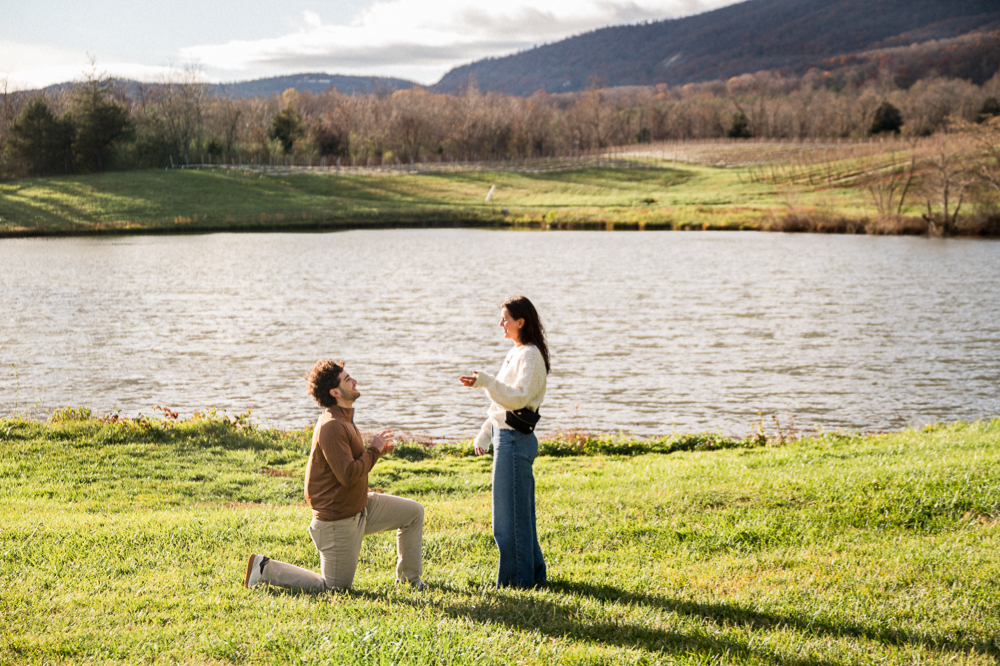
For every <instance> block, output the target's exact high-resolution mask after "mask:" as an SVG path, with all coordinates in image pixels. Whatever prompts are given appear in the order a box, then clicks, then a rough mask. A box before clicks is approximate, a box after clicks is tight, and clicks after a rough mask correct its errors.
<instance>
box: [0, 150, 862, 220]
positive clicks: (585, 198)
mask: <svg viewBox="0 0 1000 666" xmlns="http://www.w3.org/2000/svg"><path fill="white" fill-rule="evenodd" d="M748 174H749V172H748V170H747V169H746V168H729V169H724V168H713V167H709V166H700V165H690V164H689V165H683V164H682V165H679V166H676V167H671V166H669V165H668V164H667V163H665V162H664V163H662V166H660V167H657V168H648V169H647V168H641V169H640V168H635V169H629V168H583V169H577V170H571V171H562V172H548V173H512V172H502V171H469V172H464V173H463V172H458V173H447V172H437V173H425V174H379V175H344V174H339V175H322V174H300V175H298V174H297V175H287V176H267V177H260V176H259V175H258V174H244V173H242V172H236V171H233V172H224V171H221V170H220V171H211V170H207V169H206V170H201V171H198V170H175V171H139V172H122V173H104V174H96V175H87V176H66V177H58V178H38V179H29V180H20V181H9V182H3V183H0V236H3V235H6V236H12V235H39V234H42V235H44V234H53V235H59V234H73V233H102V232H127V233H134V232H143V231H157V232H164V231H165V232H181V231H221V230H230V231H239V230H272V229H285V230H308V229H323V228H335V227H340V226H349V227H358V226H366V225H381V226H396V225H402V226H405V225H416V226H422V225H428V226H450V225H466V224H470V225H472V224H475V225H484V224H485V225H525V224H527V225H534V226H537V225H543V226H546V227H594V226H596V227H602V228H606V227H611V228H613V227H615V226H618V227H632V228H699V229H700V228H719V229H739V228H759V227H760V226H761V225H762V224H763V222H764V221H765V220H766V219H768V218H770V217H773V216H775V215H782V214H784V213H786V212H788V211H789V210H790V209H793V208H794V209H796V210H800V211H802V212H804V213H805V214H809V212H810V211H812V212H815V211H817V210H827V211H829V212H830V213H832V214H837V215H843V216H848V217H854V218H860V217H864V216H867V215H870V214H871V212H872V211H871V210H869V208H870V207H871V204H870V201H869V198H870V197H869V195H868V193H867V192H866V191H865V190H864V189H863V188H861V187H853V188H852V187H847V188H845V187H840V188H829V187H826V186H820V185H818V184H817V185H815V186H812V185H809V186H804V185H794V186H780V187H779V186H775V185H772V184H763V183H760V182H753V181H752V179H751V178H749V177H748ZM491 185H496V192H495V194H494V196H493V199H492V201H491V202H486V201H485V197H486V193H487V192H488V191H489V189H490V186H491ZM504 211H506V212H504Z"/></svg>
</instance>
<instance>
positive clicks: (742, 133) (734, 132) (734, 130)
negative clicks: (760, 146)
mask: <svg viewBox="0 0 1000 666" xmlns="http://www.w3.org/2000/svg"><path fill="white" fill-rule="evenodd" d="M726 136H727V137H728V138H730V139H750V138H752V137H753V133H751V132H750V123H749V122H748V121H747V116H746V114H745V113H743V112H742V111H739V112H737V113H736V115H735V116H733V124H732V125H731V126H730V128H729V129H728V130H726Z"/></svg>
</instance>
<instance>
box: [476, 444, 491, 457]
mask: <svg viewBox="0 0 1000 666" xmlns="http://www.w3.org/2000/svg"><path fill="white" fill-rule="evenodd" d="M473 450H474V451H475V452H476V455H477V456H481V455H483V454H484V453H486V452H487V451H488V450H489V449H481V448H479V447H478V446H477V447H475V448H474V449H473Z"/></svg>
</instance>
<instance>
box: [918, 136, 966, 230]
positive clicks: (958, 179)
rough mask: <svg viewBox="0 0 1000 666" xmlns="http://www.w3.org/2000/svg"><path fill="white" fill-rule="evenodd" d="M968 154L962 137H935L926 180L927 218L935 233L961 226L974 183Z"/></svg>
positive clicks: (927, 165) (928, 158)
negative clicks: (962, 214)
mask: <svg viewBox="0 0 1000 666" xmlns="http://www.w3.org/2000/svg"><path fill="white" fill-rule="evenodd" d="M967 156H968V150H967V147H966V145H965V142H962V141H960V140H958V137H957V136H956V135H944V136H939V137H936V138H935V139H934V144H933V147H932V149H931V151H930V154H929V155H928V157H927V158H926V161H925V163H924V167H925V169H926V170H927V174H926V176H925V177H924V182H923V190H924V195H925V201H926V202H927V212H926V213H924V214H923V218H924V219H925V220H926V221H927V224H928V225H930V231H931V233H943V234H949V233H952V232H954V231H955V229H956V228H957V226H958V215H959V213H960V212H961V210H962V204H963V203H964V201H965V196H966V193H967V192H968V190H969V187H970V185H972V183H973V176H972V171H971V170H970V168H969V165H968V163H967Z"/></svg>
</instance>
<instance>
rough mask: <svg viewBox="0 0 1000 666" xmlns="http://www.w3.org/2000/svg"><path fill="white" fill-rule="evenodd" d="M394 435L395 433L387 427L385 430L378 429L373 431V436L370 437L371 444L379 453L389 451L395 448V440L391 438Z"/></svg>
mask: <svg viewBox="0 0 1000 666" xmlns="http://www.w3.org/2000/svg"><path fill="white" fill-rule="evenodd" d="M394 437H395V434H394V433H393V432H392V430H391V429H388V428H387V429H385V430H380V431H378V432H377V433H375V436H374V437H372V444H371V446H372V448H373V449H375V450H376V451H378V452H379V453H389V452H390V451H392V450H393V449H394V448H396V442H395V440H394V439H393V438H394Z"/></svg>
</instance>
